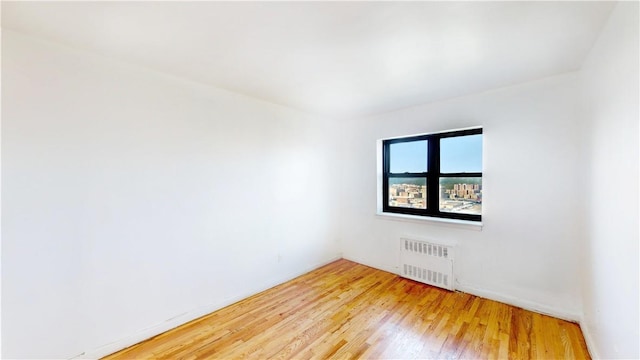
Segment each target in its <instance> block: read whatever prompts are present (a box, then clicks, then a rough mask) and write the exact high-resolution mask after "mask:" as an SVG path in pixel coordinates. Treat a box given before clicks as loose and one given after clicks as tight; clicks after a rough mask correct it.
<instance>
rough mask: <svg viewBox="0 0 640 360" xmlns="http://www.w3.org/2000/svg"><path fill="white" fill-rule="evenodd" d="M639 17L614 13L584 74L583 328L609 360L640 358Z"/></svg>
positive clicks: (596, 351)
mask: <svg viewBox="0 0 640 360" xmlns="http://www.w3.org/2000/svg"><path fill="white" fill-rule="evenodd" d="M638 11H639V9H638V3H637V2H626V3H620V4H618V5H617V6H616V8H615V9H614V11H613V13H612V14H611V17H610V18H609V21H608V23H607V25H606V26H605V28H604V29H603V31H602V33H601V35H600V37H599V39H598V41H597V43H596V45H595V46H594V48H593V49H592V50H591V53H590V55H589V57H588V58H587V61H586V62H585V64H584V66H583V68H582V71H581V75H582V77H583V81H584V90H585V102H584V106H585V120H586V121H585V126H588V128H589V130H590V131H589V137H588V143H587V147H586V149H587V157H588V160H589V162H588V164H590V166H589V167H588V168H587V169H584V171H582V172H581V173H580V174H581V178H582V179H584V180H586V181H587V183H588V185H587V191H586V193H587V194H589V196H588V200H589V203H588V207H587V209H588V212H587V221H586V224H587V231H586V241H585V247H584V274H583V279H584V285H583V286H584V288H583V293H582V294H583V297H584V321H583V323H582V325H583V326H582V328H583V330H584V333H585V336H586V338H587V340H588V343H589V345H590V349H591V352H592V355H594V356H596V357H602V358H606V359H613V358H625V359H637V358H640V351H639V346H640V345H639V342H638V341H639V340H638V339H640V332H639V331H638V327H639V325H638V318H639V316H640V314H639V313H638V307H639V303H638V298H639V293H640V291H639V288H638V283H639V282H640V279H638V270H639V262H638V253H639V251H640V249H639V248H638V242H639V230H638V229H639V228H638V227H639V222H638V219H639V217H640V213H639V211H638V200H639V199H638V196H639V192H638V185H639V178H638V161H639V160H638V159H640V157H639V152H638V146H639V144H638V130H639V128H638V121H639V118H640V112H639V110H638V108H639V103H638V101H639V100H638V99H639V96H640V92H639V91H638V86H639V85H638V82H639V79H640V73H639V72H638V64H639V60H640V59H639V50H638V46H639V45H638V44H639V41H640V40H639V39H638V28H639V20H638Z"/></svg>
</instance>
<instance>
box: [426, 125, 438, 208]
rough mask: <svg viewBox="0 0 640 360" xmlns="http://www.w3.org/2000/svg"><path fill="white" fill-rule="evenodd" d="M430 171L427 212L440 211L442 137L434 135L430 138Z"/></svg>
mask: <svg viewBox="0 0 640 360" xmlns="http://www.w3.org/2000/svg"><path fill="white" fill-rule="evenodd" d="M428 144H429V151H428V157H429V160H428V166H427V168H428V172H427V212H428V213H430V214H437V213H438V206H439V205H438V202H439V197H440V195H439V194H438V188H439V187H440V185H439V183H438V174H440V138H438V137H436V136H433V137H431V138H430V139H429V143H428Z"/></svg>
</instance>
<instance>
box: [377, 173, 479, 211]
mask: <svg viewBox="0 0 640 360" xmlns="http://www.w3.org/2000/svg"><path fill="white" fill-rule="evenodd" d="M438 193H439V194H440V211H445V212H452V213H463V214H477V215H480V214H482V178H479V177H473V178H454V177H452V178H440V191H438ZM389 206H395V207H404V208H413V209H426V208H427V185H426V179H425V178H391V179H389Z"/></svg>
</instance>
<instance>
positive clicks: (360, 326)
mask: <svg viewBox="0 0 640 360" xmlns="http://www.w3.org/2000/svg"><path fill="white" fill-rule="evenodd" d="M361 358H365V359H391V358H393V359H422V358H430V359H433V358H446V359H470V358H472V359H507V358H509V359H552V358H553V359H561V358H562V359H589V358H590V357H589V352H588V350H587V348H586V344H585V341H584V338H583V336H582V333H581V332H580V328H579V327H578V326H577V325H576V324H573V323H570V322H567V321H563V320H559V319H555V318H552V317H549V316H545V315H541V314H536V313H532V312H530V311H526V310H523V309H520V308H516V307H512V306H509V305H506V304H502V303H498V302H495V301H491V300H487V299H482V298H479V297H476V296H473V295H469V294H464V293H457V292H450V291H446V290H442V289H438V288H434V287H431V286H428V285H424V284H421V283H417V282H414V281H412V280H408V279H404V278H400V277H398V276H397V275H395V274H391V273H387V272H384V271H381V270H376V269H373V268H370V267H367V266H364V265H360V264H357V263H354V262H351V261H347V260H338V261H336V262H333V263H331V264H329V265H327V266H324V267H321V268H319V269H316V270H314V271H311V272H309V273H308V274H305V275H303V276H300V277H298V278H296V279H293V280H291V281H289V282H287V283H285V284H281V285H278V286H276V287H274V288H272V289H269V290H267V291H264V292H262V293H260V294H256V295H254V296H251V297H249V298H247V299H244V300H242V301H239V302H238V303H235V304H233V305H230V306H228V307H225V308H223V309H220V310H218V311H216V312H213V313H211V314H209V315H206V316H204V317H202V318H199V319H197V320H194V321H192V322H190V323H187V324H185V325H182V326H180V327H177V328H175V329H172V330H170V331H167V332H165V333H163V334H160V335H158V336H155V337H153V338H151V339H148V340H146V341H143V342H141V343H139V344H137V345H134V346H132V347H130V348H127V349H124V350H122V351H120V352H117V353H115V354H112V355H110V356H107V357H106V358H105V359H106V360H122V359H127V360H130V359H185V360H186V359H361Z"/></svg>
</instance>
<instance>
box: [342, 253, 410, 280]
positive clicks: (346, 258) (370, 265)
mask: <svg viewBox="0 0 640 360" xmlns="http://www.w3.org/2000/svg"><path fill="white" fill-rule="evenodd" d="M342 258H343V259H345V260H349V261H353V262H356V263H358V264H362V265H365V266H368V267H372V268H374V269H378V270H382V271H386V272H389V273H392V274H396V275H398V269H396V268H386V267H382V266H380V265H377V264H372V263H370V262H368V261H365V260H362V259H360V258H357V257H352V256H344V255H343V256H342Z"/></svg>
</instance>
